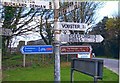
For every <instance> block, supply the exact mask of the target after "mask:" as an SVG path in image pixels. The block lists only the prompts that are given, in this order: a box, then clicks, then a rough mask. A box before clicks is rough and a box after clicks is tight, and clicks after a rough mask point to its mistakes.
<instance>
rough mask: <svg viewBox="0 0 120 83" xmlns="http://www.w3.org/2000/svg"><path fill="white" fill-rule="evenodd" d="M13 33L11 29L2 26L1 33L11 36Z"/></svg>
mask: <svg viewBox="0 0 120 83" xmlns="http://www.w3.org/2000/svg"><path fill="white" fill-rule="evenodd" d="M12 34H13V33H12V31H11V29H5V28H0V35H4V36H11V35H12Z"/></svg>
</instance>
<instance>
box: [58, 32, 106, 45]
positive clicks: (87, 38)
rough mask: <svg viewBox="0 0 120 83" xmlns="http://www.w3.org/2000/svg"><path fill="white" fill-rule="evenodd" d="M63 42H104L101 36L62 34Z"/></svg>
mask: <svg viewBox="0 0 120 83" xmlns="http://www.w3.org/2000/svg"><path fill="white" fill-rule="evenodd" d="M60 40H61V42H94V43H100V42H102V41H103V40H104V38H103V37H102V36H101V35H82V34H61V37H60Z"/></svg>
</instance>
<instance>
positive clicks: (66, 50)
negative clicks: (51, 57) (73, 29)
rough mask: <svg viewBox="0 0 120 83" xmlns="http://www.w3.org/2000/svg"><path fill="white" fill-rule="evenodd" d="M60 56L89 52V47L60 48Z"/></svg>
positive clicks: (90, 49)
mask: <svg viewBox="0 0 120 83" xmlns="http://www.w3.org/2000/svg"><path fill="white" fill-rule="evenodd" d="M60 50H61V54H78V53H80V52H91V51H92V48H91V46H61V47H60Z"/></svg>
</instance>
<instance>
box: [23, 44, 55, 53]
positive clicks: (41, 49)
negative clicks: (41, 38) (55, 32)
mask: <svg viewBox="0 0 120 83" xmlns="http://www.w3.org/2000/svg"><path fill="white" fill-rule="evenodd" d="M21 52H22V54H50V53H53V48H52V45H26V46H22V47H21Z"/></svg>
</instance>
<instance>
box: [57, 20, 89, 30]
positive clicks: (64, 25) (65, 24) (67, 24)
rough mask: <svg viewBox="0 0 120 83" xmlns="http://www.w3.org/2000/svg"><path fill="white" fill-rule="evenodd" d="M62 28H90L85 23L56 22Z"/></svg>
mask: <svg viewBox="0 0 120 83" xmlns="http://www.w3.org/2000/svg"><path fill="white" fill-rule="evenodd" d="M56 24H57V25H58V27H59V29H60V30H77V31H86V30H87V29H88V27H87V24H85V23H74V22H56Z"/></svg>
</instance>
